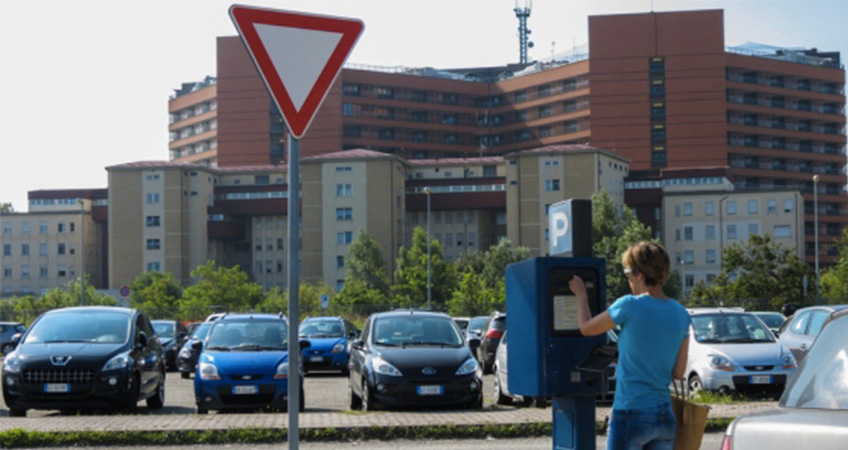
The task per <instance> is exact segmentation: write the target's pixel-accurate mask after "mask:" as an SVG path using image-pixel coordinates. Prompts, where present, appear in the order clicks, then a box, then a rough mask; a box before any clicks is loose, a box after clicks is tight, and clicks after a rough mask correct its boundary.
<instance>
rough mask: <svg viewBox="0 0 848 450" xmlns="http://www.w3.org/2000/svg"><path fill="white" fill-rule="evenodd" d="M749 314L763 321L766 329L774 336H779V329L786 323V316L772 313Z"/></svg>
mask: <svg viewBox="0 0 848 450" xmlns="http://www.w3.org/2000/svg"><path fill="white" fill-rule="evenodd" d="M751 314H753V315H755V316H757V319H760V320H762V321H763V323H764V324H766V327H768V329H769V330H770V331H771V332H772V333H774V335H775V336H778V335H780V327H782V326H783V324H784V323H785V322H786V316H784V315H783V314H781V313H779V312H774V311H751Z"/></svg>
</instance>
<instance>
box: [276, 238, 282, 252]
mask: <svg viewBox="0 0 848 450" xmlns="http://www.w3.org/2000/svg"><path fill="white" fill-rule="evenodd" d="M282 249H283V238H277V250H282Z"/></svg>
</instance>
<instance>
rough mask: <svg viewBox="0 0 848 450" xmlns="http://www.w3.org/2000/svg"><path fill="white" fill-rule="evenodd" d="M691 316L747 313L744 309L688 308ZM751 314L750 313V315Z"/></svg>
mask: <svg viewBox="0 0 848 450" xmlns="http://www.w3.org/2000/svg"><path fill="white" fill-rule="evenodd" d="M687 311H689V315H691V316H699V315H701V314H740V313H747V312H746V311H745V309H744V308H737V307H724V306H722V307H719V308H688V309H687ZM748 314H749V313H748Z"/></svg>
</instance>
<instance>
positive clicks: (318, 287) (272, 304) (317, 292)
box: [256, 281, 334, 322]
mask: <svg viewBox="0 0 848 450" xmlns="http://www.w3.org/2000/svg"><path fill="white" fill-rule="evenodd" d="M322 295H329V296H330V303H331V304H332V303H333V299H332V298H333V295H334V292H333V289H332V288H331V287H329V286H327V285H326V284H324V282H323V281H319V282H318V283H315V284H311V283H307V282H301V283H300V288H299V289H298V296H297V310H298V313H299V315H300V319H303V318H304V317H306V316H315V315H323V310H322V309H321V296H322ZM256 310H257V311H259V312H265V313H278V312H282V313H283V314H284V315H288V313H289V291H288V290H285V291H283V290H281V289H280V288H278V287H275V288H274V289H271V290H269V291H267V292H266V293H265V296H264V298H263V299H262V301H261V302H260V303H259V304H257V305H256ZM298 322H300V320H298Z"/></svg>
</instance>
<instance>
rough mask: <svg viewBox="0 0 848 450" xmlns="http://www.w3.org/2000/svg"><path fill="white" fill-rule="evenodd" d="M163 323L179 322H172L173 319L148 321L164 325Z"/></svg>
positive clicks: (173, 321)
mask: <svg viewBox="0 0 848 450" xmlns="http://www.w3.org/2000/svg"><path fill="white" fill-rule="evenodd" d="M165 322H168V323H177V322H179V321H178V320H173V319H156V320H151V321H150V323H165Z"/></svg>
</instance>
